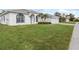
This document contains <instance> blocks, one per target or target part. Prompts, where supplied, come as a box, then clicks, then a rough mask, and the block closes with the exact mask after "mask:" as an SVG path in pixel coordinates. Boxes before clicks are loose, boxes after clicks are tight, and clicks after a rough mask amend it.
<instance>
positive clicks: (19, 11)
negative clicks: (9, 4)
mask: <svg viewBox="0 0 79 59" xmlns="http://www.w3.org/2000/svg"><path fill="white" fill-rule="evenodd" d="M6 13H23V14H29V13H33V14H38V12H36V11H33V10H30V9H5V10H3V12H2V13H1V14H2V15H3V14H6Z"/></svg>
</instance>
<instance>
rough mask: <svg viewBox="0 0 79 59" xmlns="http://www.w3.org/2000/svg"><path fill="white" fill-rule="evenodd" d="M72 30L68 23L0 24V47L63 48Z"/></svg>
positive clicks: (15, 48)
mask: <svg viewBox="0 0 79 59" xmlns="http://www.w3.org/2000/svg"><path fill="white" fill-rule="evenodd" d="M72 31H73V26H69V25H56V24H54V25H53V24H45V25H43V24H42V25H40V24H39V25H23V26H14V27H13V26H6V25H0V49H1V50H2V49H3V50H5V49H7V50H8V49H9V50H12V49H14V50H18V49H20V50H21V49H22V50H25V49H27V50H28V49H29V50H49V49H50V50H52V49H53V50H62V49H63V50H65V49H68V46H69V42H70V38H71V34H72Z"/></svg>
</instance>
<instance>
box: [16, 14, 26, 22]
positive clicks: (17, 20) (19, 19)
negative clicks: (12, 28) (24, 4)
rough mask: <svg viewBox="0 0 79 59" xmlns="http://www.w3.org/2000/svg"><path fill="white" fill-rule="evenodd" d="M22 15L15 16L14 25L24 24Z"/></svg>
mask: <svg viewBox="0 0 79 59" xmlns="http://www.w3.org/2000/svg"><path fill="white" fill-rule="evenodd" d="M24 18H25V17H24V15H23V14H22V13H18V14H17V15H16V23H24Z"/></svg>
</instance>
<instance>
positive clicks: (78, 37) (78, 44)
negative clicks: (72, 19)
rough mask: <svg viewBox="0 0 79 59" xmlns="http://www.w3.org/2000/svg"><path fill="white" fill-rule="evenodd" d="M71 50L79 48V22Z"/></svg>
mask: <svg viewBox="0 0 79 59" xmlns="http://www.w3.org/2000/svg"><path fill="white" fill-rule="evenodd" d="M69 50H79V23H76V24H75V27H74V30H73V34H72V38H71V42H70V46H69Z"/></svg>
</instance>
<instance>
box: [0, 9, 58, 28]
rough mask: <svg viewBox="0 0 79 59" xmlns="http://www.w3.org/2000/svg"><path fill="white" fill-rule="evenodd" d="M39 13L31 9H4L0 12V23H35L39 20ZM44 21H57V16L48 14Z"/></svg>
mask: <svg viewBox="0 0 79 59" xmlns="http://www.w3.org/2000/svg"><path fill="white" fill-rule="evenodd" d="M38 14H39V13H38V12H36V11H33V10H26V9H13V10H4V11H3V12H2V13H1V14H0V23H1V24H7V25H12V26H14V25H25V24H37V23H38V22H41V18H40V17H37V15H38ZM45 21H46V22H51V23H59V17H57V16H52V15H51V16H50V17H48V18H47V19H46V20H45Z"/></svg>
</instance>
